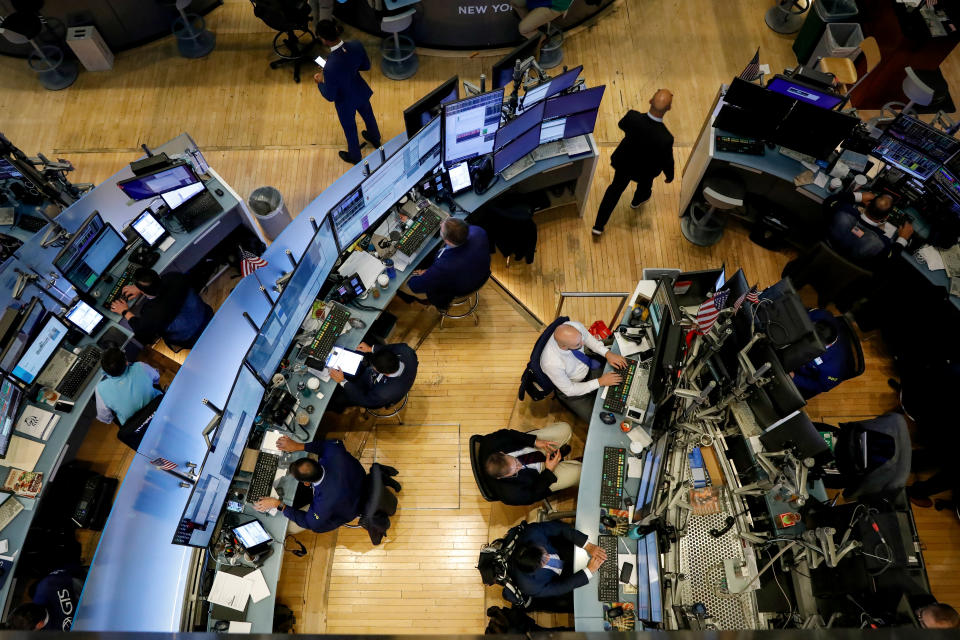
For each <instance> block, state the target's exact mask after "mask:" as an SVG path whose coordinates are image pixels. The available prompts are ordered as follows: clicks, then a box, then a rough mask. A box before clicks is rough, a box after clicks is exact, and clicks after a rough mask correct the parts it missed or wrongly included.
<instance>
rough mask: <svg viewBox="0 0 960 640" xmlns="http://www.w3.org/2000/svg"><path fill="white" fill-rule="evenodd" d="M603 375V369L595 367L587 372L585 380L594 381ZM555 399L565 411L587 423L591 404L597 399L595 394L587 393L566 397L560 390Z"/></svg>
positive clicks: (590, 412)
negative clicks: (567, 410)
mask: <svg viewBox="0 0 960 640" xmlns="http://www.w3.org/2000/svg"><path fill="white" fill-rule="evenodd" d="M602 375H603V367H597V368H596V369H590V371H588V372H587V377H586V378H584V381H586V380H596V379H597V378H599V377H600V376H602ZM557 399H558V400H560V404H562V405H563V406H565V407H566V408H567V409H569V410H570V411H572V412H573V413H574V414H576V416H577V417H578V418H580V419H581V420H583V421H585V422H587V423H589V422H590V415H591V414H592V413H593V403H594V401H595V400H596V399H597V392H596V391H594V392H593V393H588V394H587V395H585V396H568V395H565V394H563V393H560V390H559V389H558V390H557Z"/></svg>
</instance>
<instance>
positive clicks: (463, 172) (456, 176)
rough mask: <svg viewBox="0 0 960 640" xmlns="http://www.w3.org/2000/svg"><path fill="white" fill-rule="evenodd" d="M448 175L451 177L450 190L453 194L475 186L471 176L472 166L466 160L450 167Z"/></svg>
mask: <svg viewBox="0 0 960 640" xmlns="http://www.w3.org/2000/svg"><path fill="white" fill-rule="evenodd" d="M447 175H448V177H449V178H450V191H452V192H453V195H457V194H458V193H460V192H461V191H466V190H467V189H469V188H470V187H472V186H473V181H472V180H471V178H470V166H469V165H468V164H467V163H466V162H461V163H460V164H455V165H453V166H452V167H450V171H448V172H447Z"/></svg>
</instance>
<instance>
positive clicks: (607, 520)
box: [600, 514, 617, 529]
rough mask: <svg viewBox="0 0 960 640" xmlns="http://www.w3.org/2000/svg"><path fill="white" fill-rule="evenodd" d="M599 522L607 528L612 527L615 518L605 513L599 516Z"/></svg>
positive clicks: (614, 523) (615, 522)
mask: <svg viewBox="0 0 960 640" xmlns="http://www.w3.org/2000/svg"><path fill="white" fill-rule="evenodd" d="M600 524H602V525H603V526H605V527H606V528H607V529H613V528H614V527H616V526H617V519H616V518H614V517H613V516H608V515H606V514H604V515H602V516H600Z"/></svg>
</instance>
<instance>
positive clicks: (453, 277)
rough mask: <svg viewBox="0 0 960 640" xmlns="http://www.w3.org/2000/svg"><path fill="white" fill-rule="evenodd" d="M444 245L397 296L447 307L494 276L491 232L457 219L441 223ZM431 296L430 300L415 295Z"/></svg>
mask: <svg viewBox="0 0 960 640" xmlns="http://www.w3.org/2000/svg"><path fill="white" fill-rule="evenodd" d="M440 238H441V239H442V240H443V247H442V248H441V249H440V252H439V253H437V257H436V258H435V259H434V261H433V264H431V265H430V266H429V267H427V268H426V269H418V270H416V271H414V272H413V277H412V278H410V279H409V280H408V281H407V283H406V284H405V285H404V286H403V287H401V289H400V291H398V292H397V296H398V297H399V298H400V299H401V300H403V301H404V302H419V303H421V304H427V303H429V304H432V305H433V306H435V307H437V308H438V309H446V308H447V307H449V306H450V303H451V302H452V301H453V299H454V298H456V297H458V296H463V295H466V294H468V293H473V292H474V291H476V290H477V289H479V288H480V287H481V286H482V285H483V283H484V282H485V281H486V279H487V278H488V277H489V276H490V244H489V243H488V241H487V232H486V231H484V230H483V228H482V227H478V226H477V225H469V224H467V223H466V222H464V221H463V220H459V219H457V218H447V219H446V220H444V221H443V222H442V223H441V224H440ZM417 293H421V294H424V295H425V296H427V299H426V301H424V300H423V299H422V298H417V297H415V296H414V295H413V294H417Z"/></svg>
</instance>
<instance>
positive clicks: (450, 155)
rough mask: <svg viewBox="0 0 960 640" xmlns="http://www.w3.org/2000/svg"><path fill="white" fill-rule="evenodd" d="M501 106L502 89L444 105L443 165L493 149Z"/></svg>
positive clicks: (474, 156) (486, 152)
mask: <svg viewBox="0 0 960 640" xmlns="http://www.w3.org/2000/svg"><path fill="white" fill-rule="evenodd" d="M502 108H503V89H502V88H501V89H497V90H495V91H491V92H489V93H484V94H481V95H479V96H475V97H472V98H467V99H465V100H460V101H459V102H451V103H448V104H445V105H444V107H443V118H444V123H443V127H444V145H443V146H444V151H445V154H444V156H445V157H444V161H445V162H446V164H447V165H451V164H456V163H458V162H463V161H464V160H469V159H471V158H476V157H477V156H483V155H486V154H488V153H490V152H492V151H493V143H494V140H495V138H496V135H497V129H498V128H499V127H500V111H501V109H502Z"/></svg>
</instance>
